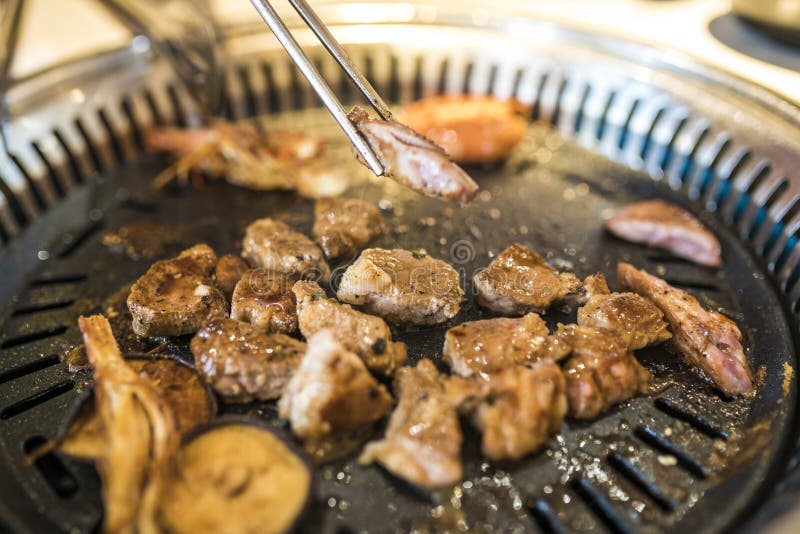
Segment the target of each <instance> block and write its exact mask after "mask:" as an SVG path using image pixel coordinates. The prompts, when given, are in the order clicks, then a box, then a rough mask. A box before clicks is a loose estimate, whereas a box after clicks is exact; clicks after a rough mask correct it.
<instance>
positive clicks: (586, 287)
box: [576, 273, 611, 304]
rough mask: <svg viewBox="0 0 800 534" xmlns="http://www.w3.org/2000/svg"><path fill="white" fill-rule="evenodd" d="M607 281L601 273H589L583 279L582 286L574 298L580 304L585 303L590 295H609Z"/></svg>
mask: <svg viewBox="0 0 800 534" xmlns="http://www.w3.org/2000/svg"><path fill="white" fill-rule="evenodd" d="M609 294H611V290H610V289H608V282H606V277H605V275H604V274H603V273H597V274H590V275H589V276H587V277H586V278H584V280H583V287H581V290H580V291H579V293H578V295H577V298H576V300H577V301H578V302H579V303H580V304H586V303H587V302H589V300H590V299H591V298H592V297H596V296H601V295H609Z"/></svg>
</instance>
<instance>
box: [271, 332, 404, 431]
mask: <svg viewBox="0 0 800 534" xmlns="http://www.w3.org/2000/svg"><path fill="white" fill-rule="evenodd" d="M391 405H392V397H391V395H389V392H388V391H386V388H385V387H384V386H383V385H382V384H379V383H378V382H377V381H376V380H375V378H373V377H372V375H371V374H369V371H368V370H367V368H366V366H364V362H362V361H361V358H359V357H358V356H356V355H355V354H353V353H352V352H350V351H348V350H347V349H345V348H344V347H343V346H342V345H341V344H340V343H339V342H338V341H336V337H335V336H334V335H333V332H331V331H330V330H322V331H320V332H317V333H316V334H314V335H313V336H311V338H310V339H309V340H308V351H307V352H306V355H305V357H304V358H303V361H302V362H301V363H300V367H299V368H298V369H297V372H295V374H294V376H293V377H292V379H291V380H290V381H289V384H288V385H287V386H286V390H285V391H284V393H283V396H282V397H281V400H280V402H279V403H278V412H279V415H280V417H281V418H283V419H286V420H288V421H289V423H290V424H291V426H292V431H293V432H294V433H295V435H297V436H298V437H299V438H301V439H303V440H320V439H324V438H326V437H328V436H330V435H331V434H335V433H339V432H347V431H349V430H354V429H356V428H358V427H360V426H363V425H366V424H369V423H374V422H375V421H377V420H378V419H380V418H381V417H383V415H384V414H385V413H386V412H387V411H388V410H389V408H390V407H391Z"/></svg>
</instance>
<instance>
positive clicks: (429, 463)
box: [359, 359, 463, 489]
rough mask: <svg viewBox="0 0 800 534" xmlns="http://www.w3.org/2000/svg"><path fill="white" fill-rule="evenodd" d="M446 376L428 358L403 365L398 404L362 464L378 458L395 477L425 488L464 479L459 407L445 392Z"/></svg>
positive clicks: (397, 385)
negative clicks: (384, 431) (381, 434)
mask: <svg viewBox="0 0 800 534" xmlns="http://www.w3.org/2000/svg"><path fill="white" fill-rule="evenodd" d="M445 381H446V377H444V376H442V375H441V374H439V372H438V371H437V370H436V367H435V366H434V365H433V363H432V362H431V361H430V360H428V359H423V360H420V362H419V363H418V364H417V366H416V367H403V368H402V369H400V370H399V371H398V372H397V376H396V377H395V380H394V384H395V394H396V395H397V407H396V408H395V409H394V412H392V416H391V418H390V419H389V426H388V427H387V429H386V435H385V436H384V437H383V439H381V440H379V441H374V442H372V443H368V444H367V446H366V447H364V451H363V453H362V454H361V457H360V458H359V462H360V463H361V464H364V465H365V464H369V463H372V462H378V463H379V464H381V465H382V466H384V467H385V468H386V469H387V470H389V471H390V472H391V473H393V474H394V475H396V476H398V477H400V478H403V479H405V480H407V481H408V482H410V483H412V484H414V485H415V486H419V487H422V488H425V489H436V488H442V487H446V486H452V485H453V484H456V483H458V482H459V481H460V480H461V477H462V473H463V469H462V466H461V443H462V441H463V436H462V434H461V426H460V424H459V421H458V412H457V411H456V407H455V406H454V405H453V404H452V403H451V402H450V401H449V400H448V398H447V395H446V392H445Z"/></svg>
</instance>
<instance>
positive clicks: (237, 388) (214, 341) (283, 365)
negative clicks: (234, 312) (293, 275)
mask: <svg viewBox="0 0 800 534" xmlns="http://www.w3.org/2000/svg"><path fill="white" fill-rule="evenodd" d="M190 348H191V350H192V354H193V355H194V359H195V364H196V365H197V370H198V372H199V373H200V374H201V375H203V377H204V378H205V380H206V382H208V383H209V384H211V386H212V387H213V388H214V391H216V392H217V393H219V394H220V395H221V396H222V397H223V398H225V400H227V401H230V402H250V401H252V400H254V399H260V400H268V399H276V398H278V397H279V396H280V395H281V393H282V392H283V390H284V388H285V387H286V384H287V383H288V382H289V379H291V377H292V375H293V374H294V372H295V370H296V369H297V367H298V366H299V365H300V360H302V359H303V354H304V353H305V350H306V345H305V343H303V342H302V341H298V340H296V339H294V338H291V337H289V336H285V335H283V334H264V333H263V332H260V331H258V330H256V329H255V328H254V327H252V326H251V325H249V324H247V323H243V322H241V321H234V320H233V319H227V318H224V317H220V318H216V319H212V320H211V321H209V322H208V323H206V325H205V326H203V328H201V329H200V331H199V332H197V335H195V336H194V338H192V342H191V343H190Z"/></svg>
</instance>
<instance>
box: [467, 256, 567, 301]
mask: <svg viewBox="0 0 800 534" xmlns="http://www.w3.org/2000/svg"><path fill="white" fill-rule="evenodd" d="M473 283H474V284H475V288H476V289H477V292H478V303H479V304H480V305H481V306H484V307H486V308H489V309H490V310H492V311H494V312H496V313H500V314H502V315H523V314H525V313H528V312H532V311H533V312H537V313H542V312H544V311H545V310H547V308H549V307H550V305H552V304H553V303H554V302H556V301H559V300H562V299H563V298H565V297H567V296H568V295H570V294H572V293H575V292H577V291H578V290H579V289H580V288H581V283H580V281H579V280H578V279H577V278H576V277H575V275H574V274H572V273H559V272H558V271H556V270H555V269H554V268H553V267H551V266H550V265H548V264H547V262H545V261H544V258H542V257H541V256H539V255H538V254H537V253H536V252H534V251H533V250H531V249H529V248H526V247H523V246H522V245H520V244H514V245H511V246H510V247H508V248H507V249H505V250H504V251H503V252H501V253H500V254H499V255H498V256H497V257H496V258H495V259H494V260H493V261H492V263H490V264H489V266H488V267H487V268H486V269H483V270H481V271H479V272H478V273H477V274H476V275H475V277H474V279H473Z"/></svg>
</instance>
